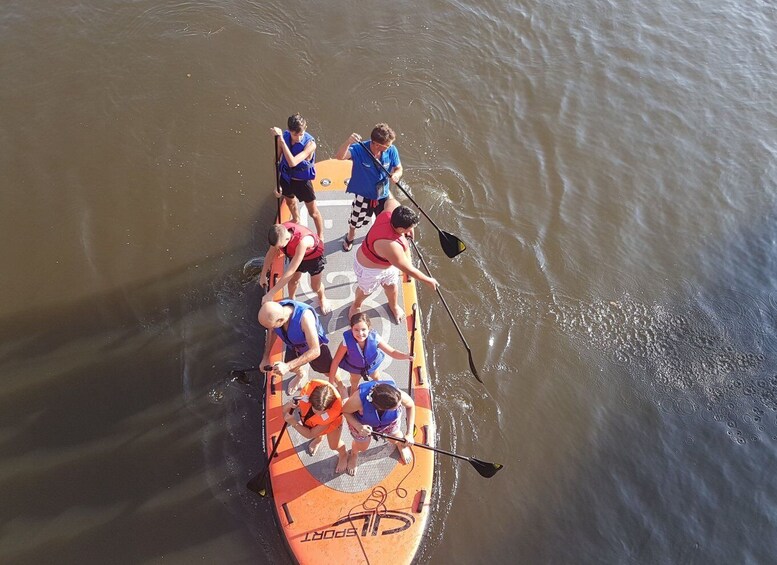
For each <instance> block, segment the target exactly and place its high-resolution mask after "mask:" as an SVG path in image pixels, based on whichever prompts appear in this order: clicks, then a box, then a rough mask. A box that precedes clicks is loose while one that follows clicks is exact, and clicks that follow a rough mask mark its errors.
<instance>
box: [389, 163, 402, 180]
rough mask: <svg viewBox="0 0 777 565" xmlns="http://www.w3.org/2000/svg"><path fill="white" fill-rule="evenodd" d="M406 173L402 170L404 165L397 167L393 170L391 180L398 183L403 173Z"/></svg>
mask: <svg viewBox="0 0 777 565" xmlns="http://www.w3.org/2000/svg"><path fill="white" fill-rule="evenodd" d="M403 172H404V171H403V170H402V165H401V164H400V165H397V166H396V167H394V168H393V169H391V180H392V181H394V183H398V182H399V179H401V178H402V173H403Z"/></svg>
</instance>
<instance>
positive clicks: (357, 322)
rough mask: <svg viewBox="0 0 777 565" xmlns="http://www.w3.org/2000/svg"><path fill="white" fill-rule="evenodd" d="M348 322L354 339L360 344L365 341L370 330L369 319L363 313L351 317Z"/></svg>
mask: <svg viewBox="0 0 777 565" xmlns="http://www.w3.org/2000/svg"><path fill="white" fill-rule="evenodd" d="M350 322H351V331H352V332H353V337H355V338H356V341H358V342H359V343H361V342H363V341H364V340H365V339H367V336H368V335H369V333H370V329H371V328H372V323H370V317H369V316H368V315H367V314H365V313H364V312H359V313H358V314H354V315H353V316H351V319H350Z"/></svg>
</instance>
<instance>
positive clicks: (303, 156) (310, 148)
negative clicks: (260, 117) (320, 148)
mask: <svg viewBox="0 0 777 565" xmlns="http://www.w3.org/2000/svg"><path fill="white" fill-rule="evenodd" d="M270 131H272V132H273V134H275V137H279V138H280V140H281V142H280V143H279V144H278V145H279V146H280V148H281V151H282V152H283V156H284V157H286V163H288V165H289V167H290V168H293V167H296V166H297V165H299V164H300V163H301V162H302V161H305V160H308V159H310V156H311V155H313V153H315V152H316V142H315V141H308V143H307V144H306V145H305V148H304V149H303V150H302V151H300V152H299V153H297V154H296V155H292V154H291V149H289V146H288V145H286V140H285V139H283V131H281V128H270Z"/></svg>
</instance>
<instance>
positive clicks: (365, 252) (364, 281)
mask: <svg viewBox="0 0 777 565" xmlns="http://www.w3.org/2000/svg"><path fill="white" fill-rule="evenodd" d="M419 220H420V218H419V216H418V214H417V213H416V212H415V211H413V210H411V209H410V208H408V207H407V206H398V207H396V208H395V209H394V210H393V211H392V212H388V211H386V212H382V213H380V214H379V215H378V217H377V218H376V219H375V223H374V224H373V225H372V227H371V228H370V231H368V232H367V236H366V237H365V238H364V242H363V243H362V244H361V245H360V246H359V250H358V251H357V252H356V257H355V258H354V262H353V270H354V272H355V273H356V298H355V299H354V302H353V304H352V305H351V309H350V310H349V311H348V317H349V318H351V317H352V316H353V315H354V314H358V313H359V312H361V306H362V303H363V302H364V300H365V299H366V298H367V297H368V296H369V295H370V294H372V293H373V292H375V291H376V290H378V288H380V287H383V290H384V291H386V298H388V307H389V310H390V311H391V314H392V315H393V317H394V323H397V324H398V323H400V322H401V321H402V320H403V319H404V317H405V312H404V311H403V310H402V308H400V307H399V303H398V298H399V293H398V291H397V285H398V284H399V272H400V271H401V272H403V273H405V274H406V275H407V276H409V277H413V278H414V279H417V280H419V281H421V282H423V283H424V284H426V285H428V286H429V287H430V288H432V290H436V289H437V286H438V282H437V281H436V280H435V279H433V278H432V277H428V276H426V275H425V274H424V273H422V272H421V271H420V270H418V269H416V268H415V267H414V266H413V263H412V262H411V261H410V258H409V257H408V254H407V250H408V248H409V243H408V241H407V239H406V238H407V237H408V236H410V237H412V234H413V228H414V227H415V226H416V225H417V224H418V221H419Z"/></svg>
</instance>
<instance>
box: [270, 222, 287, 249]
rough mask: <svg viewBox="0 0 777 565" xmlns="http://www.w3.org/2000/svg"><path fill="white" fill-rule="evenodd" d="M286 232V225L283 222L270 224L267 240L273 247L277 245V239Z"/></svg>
mask: <svg viewBox="0 0 777 565" xmlns="http://www.w3.org/2000/svg"><path fill="white" fill-rule="evenodd" d="M285 232H286V226H284V225H283V224H275V225H272V226H270V231H269V232H267V241H268V243H269V244H270V245H272V246H273V247H274V246H276V245H278V241H279V240H280V239H281V236H282V235H283V234H284V233H285Z"/></svg>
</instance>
